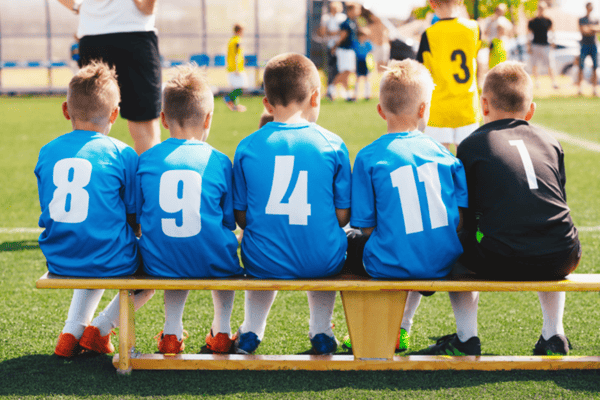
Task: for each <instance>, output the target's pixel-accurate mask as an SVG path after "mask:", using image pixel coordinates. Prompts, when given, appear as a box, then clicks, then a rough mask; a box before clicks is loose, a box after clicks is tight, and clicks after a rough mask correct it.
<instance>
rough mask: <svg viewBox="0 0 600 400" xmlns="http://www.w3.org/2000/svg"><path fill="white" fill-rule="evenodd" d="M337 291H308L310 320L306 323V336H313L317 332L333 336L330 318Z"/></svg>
mask: <svg viewBox="0 0 600 400" xmlns="http://www.w3.org/2000/svg"><path fill="white" fill-rule="evenodd" d="M336 293H337V292H335V291H332V292H321V291H308V292H306V295H307V297H308V307H309V309H310V320H309V323H308V337H309V338H311V339H312V338H313V337H315V335H318V334H319V333H324V334H326V335H327V336H329V337H332V336H333V330H332V329H331V319H332V318H333V306H334V305H335V295H336Z"/></svg>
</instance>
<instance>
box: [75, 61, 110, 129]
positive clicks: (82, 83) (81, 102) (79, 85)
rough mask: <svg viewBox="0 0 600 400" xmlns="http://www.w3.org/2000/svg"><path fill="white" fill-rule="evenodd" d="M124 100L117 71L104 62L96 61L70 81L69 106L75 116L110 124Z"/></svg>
mask: <svg viewBox="0 0 600 400" xmlns="http://www.w3.org/2000/svg"><path fill="white" fill-rule="evenodd" d="M120 101H121V92H120V91H119V84H118V82H117V73H116V72H115V69H114V68H111V67H109V66H108V64H105V63H103V62H100V61H92V63H90V64H88V65H86V66H85V67H83V68H81V69H80V70H79V71H78V72H77V74H75V76H74V77H73V78H72V79H71V81H70V82H69V88H68V90H67V108H68V110H69V115H70V117H71V118H72V119H74V120H77V121H81V122H91V123H93V124H96V125H100V126H103V125H106V124H107V123H108V122H109V119H110V115H111V113H112V112H113V110H114V109H115V108H117V107H118V106H119V102H120Z"/></svg>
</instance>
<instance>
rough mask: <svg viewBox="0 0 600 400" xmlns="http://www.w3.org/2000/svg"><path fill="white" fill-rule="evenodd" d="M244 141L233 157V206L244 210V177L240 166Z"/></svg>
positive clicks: (245, 206) (245, 203) (246, 204)
mask: <svg viewBox="0 0 600 400" xmlns="http://www.w3.org/2000/svg"><path fill="white" fill-rule="evenodd" d="M244 151H245V145H244V142H241V143H240V144H239V145H238V148H237V149H236V151H235V156H234V158H233V208H234V210H239V211H246V209H247V208H248V200H247V193H248V192H247V189H246V178H245V176H244V170H243V167H242V162H243V158H244V157H243V153H244Z"/></svg>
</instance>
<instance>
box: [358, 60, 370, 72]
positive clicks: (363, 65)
mask: <svg viewBox="0 0 600 400" xmlns="http://www.w3.org/2000/svg"><path fill="white" fill-rule="evenodd" d="M367 75H369V68H367V60H356V76H367Z"/></svg>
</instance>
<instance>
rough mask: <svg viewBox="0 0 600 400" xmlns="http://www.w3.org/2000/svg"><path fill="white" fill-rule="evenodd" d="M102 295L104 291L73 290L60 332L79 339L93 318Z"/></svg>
mask: <svg viewBox="0 0 600 400" xmlns="http://www.w3.org/2000/svg"><path fill="white" fill-rule="evenodd" d="M103 293H104V289H75V290H74V291H73V299H72V300H71V306H70V307H69V313H68V315H67V321H66V322H65V326H64V328H63V330H62V332H63V333H70V334H71V335H73V336H74V337H75V338H76V339H79V338H81V335H82V334H83V331H84V330H85V328H86V327H87V326H88V325H89V324H90V322H91V321H92V318H93V317H94V312H95V311H96V308H97V307H98V303H100V299H102V294H103Z"/></svg>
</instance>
